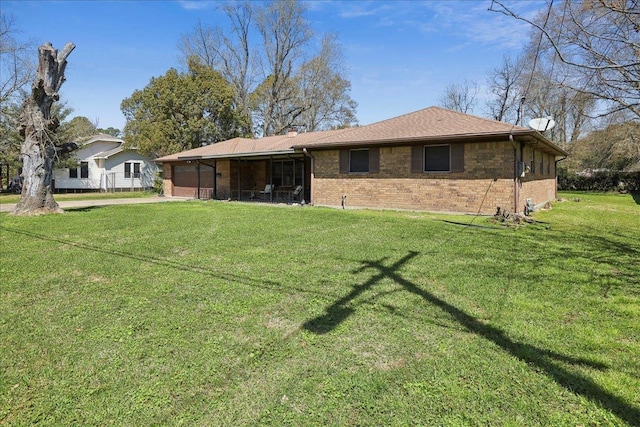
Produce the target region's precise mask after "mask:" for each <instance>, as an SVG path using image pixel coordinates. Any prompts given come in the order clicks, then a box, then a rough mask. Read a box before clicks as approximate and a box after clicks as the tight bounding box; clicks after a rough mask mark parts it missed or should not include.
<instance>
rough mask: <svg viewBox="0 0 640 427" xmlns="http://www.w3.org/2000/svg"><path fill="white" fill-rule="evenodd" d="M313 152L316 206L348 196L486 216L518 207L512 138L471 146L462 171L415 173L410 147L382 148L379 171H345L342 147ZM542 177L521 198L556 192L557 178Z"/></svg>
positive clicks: (360, 201) (361, 201) (352, 203)
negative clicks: (346, 172)
mask: <svg viewBox="0 0 640 427" xmlns="http://www.w3.org/2000/svg"><path fill="white" fill-rule="evenodd" d="M313 155H314V157H315V170H314V172H315V178H314V182H313V203H314V204H316V205H324V206H340V205H341V203H342V196H343V195H346V196H347V197H346V205H347V207H371V208H390V209H417V210H428V211H443V212H467V213H477V212H479V213H482V214H493V213H495V211H496V209H497V207H500V208H501V209H503V210H509V211H513V206H514V183H513V173H514V170H513V169H514V165H513V157H514V150H513V146H512V145H511V143H508V142H483V143H471V144H465V147H464V171H463V172H456V173H425V172H419V173H412V172H411V147H410V146H402V147H382V148H381V149H380V172H379V173H375V174H374V173H371V174H368V173H364V174H341V173H340V170H339V157H340V156H339V150H327V151H314V152H313ZM545 171H546V165H545ZM553 172H554V173H555V171H553ZM540 178H541V176H531V177H530V181H529V182H527V183H526V186H525V185H523V189H522V190H521V195H520V199H521V200H524V199H523V197H524V196H525V195H527V197H533V196H532V195H533V194H535V197H536V198H540V200H542V199H541V198H543V197H547V195H549V194H550V193H551V190H553V192H555V181H554V180H553V186H551V183H552V182H551V181H549V180H548V179H544V180H540ZM538 187H542V188H538ZM551 187H553V188H551ZM552 198H553V195H551V197H549V198H548V199H546V200H550V199H552ZM546 200H545V201H546ZM522 204H523V206H524V202H522Z"/></svg>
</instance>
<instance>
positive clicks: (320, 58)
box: [294, 34, 357, 130]
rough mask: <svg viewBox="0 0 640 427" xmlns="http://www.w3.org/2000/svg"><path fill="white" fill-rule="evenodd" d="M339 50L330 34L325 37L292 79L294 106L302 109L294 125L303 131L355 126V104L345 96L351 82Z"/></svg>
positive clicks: (335, 39) (332, 35)
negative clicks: (344, 73) (343, 71)
mask: <svg viewBox="0 0 640 427" xmlns="http://www.w3.org/2000/svg"><path fill="white" fill-rule="evenodd" d="M342 60H343V58H342V50H341V49H340V47H339V45H338V43H337V37H336V36H335V35H334V34H326V35H325V37H324V38H323V40H322V47H321V49H320V52H319V53H318V54H317V55H316V56H315V57H313V58H311V59H310V60H309V61H306V62H305V63H304V64H303V65H302V66H301V67H300V70H299V71H298V73H297V75H296V82H297V86H298V88H299V90H300V94H299V97H298V98H297V99H298V102H299V103H300V104H301V105H306V106H308V108H306V109H305V110H304V111H303V112H302V114H301V115H300V118H299V119H297V120H296V122H294V125H296V126H297V127H301V128H302V129H304V130H317V129H327V128H331V127H348V126H350V125H351V123H354V122H356V121H357V120H356V117H355V110H356V107H357V103H356V102H355V101H354V100H353V99H351V97H350V96H349V92H350V90H351V82H349V81H348V80H347V79H345V78H344V77H343V76H342V74H341V73H340V72H339V70H341V69H342Z"/></svg>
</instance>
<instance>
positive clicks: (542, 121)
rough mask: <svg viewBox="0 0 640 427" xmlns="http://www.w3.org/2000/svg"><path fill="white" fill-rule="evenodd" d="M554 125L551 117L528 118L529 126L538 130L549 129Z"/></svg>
mask: <svg viewBox="0 0 640 427" xmlns="http://www.w3.org/2000/svg"><path fill="white" fill-rule="evenodd" d="M555 125H556V122H555V121H554V120H553V119H552V118H551V117H539V118H537V119H531V120H529V127H530V128H531V129H535V130H537V131H538V132H544V131H546V130H551V129H553V127H554V126H555Z"/></svg>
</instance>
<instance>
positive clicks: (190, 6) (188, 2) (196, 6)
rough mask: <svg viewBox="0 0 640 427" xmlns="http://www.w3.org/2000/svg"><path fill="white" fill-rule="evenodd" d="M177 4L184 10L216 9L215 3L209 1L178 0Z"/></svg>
mask: <svg viewBox="0 0 640 427" xmlns="http://www.w3.org/2000/svg"><path fill="white" fill-rule="evenodd" d="M178 3H179V4H180V6H181V7H182V8H183V9H185V10H203V9H210V8H215V7H216V2H215V1H209V0H179V1H178Z"/></svg>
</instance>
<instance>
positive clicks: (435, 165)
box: [424, 145, 451, 172]
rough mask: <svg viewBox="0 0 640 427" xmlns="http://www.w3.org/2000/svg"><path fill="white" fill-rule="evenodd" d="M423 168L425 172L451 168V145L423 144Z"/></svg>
mask: <svg viewBox="0 0 640 427" xmlns="http://www.w3.org/2000/svg"><path fill="white" fill-rule="evenodd" d="M424 170H425V172H449V171H450V170H451V146H450V145H427V146H425V147H424Z"/></svg>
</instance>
